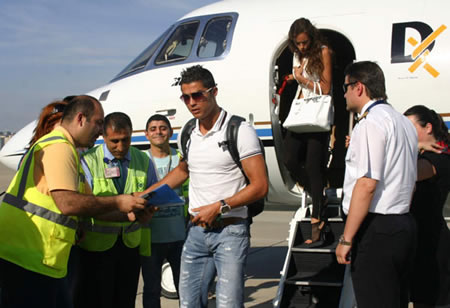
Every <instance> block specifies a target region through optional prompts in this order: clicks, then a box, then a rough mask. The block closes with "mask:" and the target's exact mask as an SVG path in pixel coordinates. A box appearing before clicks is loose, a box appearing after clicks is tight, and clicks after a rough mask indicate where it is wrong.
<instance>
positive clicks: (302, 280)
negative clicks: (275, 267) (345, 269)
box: [286, 272, 342, 287]
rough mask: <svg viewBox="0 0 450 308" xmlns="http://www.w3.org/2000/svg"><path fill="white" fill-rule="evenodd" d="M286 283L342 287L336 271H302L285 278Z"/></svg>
mask: <svg viewBox="0 0 450 308" xmlns="http://www.w3.org/2000/svg"><path fill="white" fill-rule="evenodd" d="M286 284H293V285H298V286H323V287H342V277H340V276H339V275H336V273H330V272H328V273H312V272H303V273H298V274H296V275H295V276H292V277H289V278H288V279H286Z"/></svg>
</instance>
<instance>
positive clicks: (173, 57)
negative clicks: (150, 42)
mask: <svg viewBox="0 0 450 308" xmlns="http://www.w3.org/2000/svg"><path fill="white" fill-rule="evenodd" d="M199 24H200V23H199V22H198V21H194V22H189V23H185V24H182V25H180V26H178V27H177V28H176V29H175V31H174V32H173V34H172V36H171V37H170V38H169V39H168V40H167V42H166V44H165V45H164V47H163V48H162V49H161V51H160V52H159V55H158V57H157V58H156V61H155V64H157V65H160V64H165V63H170V62H176V61H182V60H184V59H186V58H187V57H188V56H189V55H190V53H191V50H192V45H193V44H194V39H195V34H196V33H197V29H198V26H199Z"/></svg>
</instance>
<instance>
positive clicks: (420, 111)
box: [404, 105, 450, 144]
mask: <svg viewBox="0 0 450 308" xmlns="http://www.w3.org/2000/svg"><path fill="white" fill-rule="evenodd" d="M404 115H405V116H415V117H416V120H417V122H418V123H419V125H420V126H422V127H425V126H426V125H427V123H430V124H431V126H432V132H433V136H434V138H436V140H437V141H443V142H445V143H446V144H450V134H449V133H448V127H447V125H445V123H444V120H443V119H442V117H441V116H440V115H438V114H437V113H436V112H435V111H434V110H432V109H429V108H428V107H426V106H423V105H416V106H413V107H411V108H409V109H408V110H406V111H405V113H404Z"/></svg>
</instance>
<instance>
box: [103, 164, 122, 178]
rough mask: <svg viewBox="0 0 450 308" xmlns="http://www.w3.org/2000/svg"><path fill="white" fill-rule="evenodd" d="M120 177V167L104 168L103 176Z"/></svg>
mask: <svg viewBox="0 0 450 308" xmlns="http://www.w3.org/2000/svg"><path fill="white" fill-rule="evenodd" d="M118 177H120V169H119V167H117V166H114V167H108V168H106V169H105V178H107V179H112V178H118Z"/></svg>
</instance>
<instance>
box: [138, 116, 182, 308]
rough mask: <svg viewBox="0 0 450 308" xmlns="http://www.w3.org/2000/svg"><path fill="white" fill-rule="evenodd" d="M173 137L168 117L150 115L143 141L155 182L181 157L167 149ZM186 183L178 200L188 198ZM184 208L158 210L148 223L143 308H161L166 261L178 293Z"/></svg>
mask: <svg viewBox="0 0 450 308" xmlns="http://www.w3.org/2000/svg"><path fill="white" fill-rule="evenodd" d="M172 135H173V130H172V126H171V125H170V121H169V119H167V117H165V116H163V115H160V114H155V115H152V116H151V117H150V118H149V119H148V121H147V124H146V130H145V137H146V138H147V139H148V141H150V148H149V149H148V151H147V152H146V153H147V154H148V156H149V157H150V158H151V160H152V162H153V166H155V169H156V170H155V171H156V176H157V177H158V181H160V180H161V179H162V178H164V177H165V176H166V175H167V174H168V173H169V172H170V171H171V170H173V169H175V167H176V166H178V164H179V162H180V156H181V155H180V153H179V152H178V151H177V150H176V149H174V148H172V147H170V145H169V141H170V138H171V137H172ZM188 185H189V181H186V182H185V183H183V185H181V187H179V188H175V191H176V192H177V193H178V195H179V196H180V197H184V198H187V193H188V189H189V187H188ZM185 221H186V220H185V210H184V205H171V206H166V207H161V208H160V209H159V210H158V211H157V212H155V214H154V215H153V218H152V219H151V220H150V222H149V227H150V230H151V233H150V234H151V256H149V257H146V256H142V257H141V264H142V277H143V278H144V294H143V296H142V301H143V306H144V308H155V307H157V308H159V307H161V300H160V294H161V266H162V265H163V262H164V260H167V261H168V262H169V264H170V267H171V269H172V276H173V281H174V284H175V287H176V289H177V291H178V281H179V277H180V262H181V251H182V249H183V243H184V239H185V238H186V223H185Z"/></svg>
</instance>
